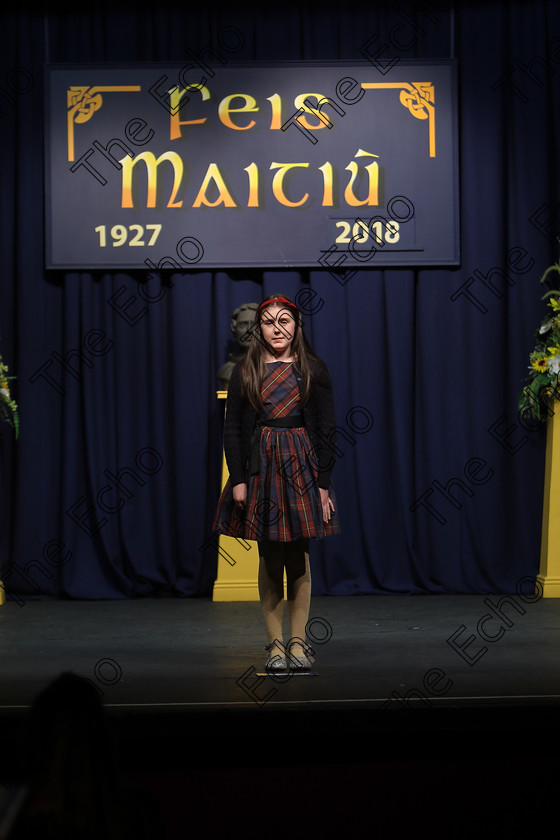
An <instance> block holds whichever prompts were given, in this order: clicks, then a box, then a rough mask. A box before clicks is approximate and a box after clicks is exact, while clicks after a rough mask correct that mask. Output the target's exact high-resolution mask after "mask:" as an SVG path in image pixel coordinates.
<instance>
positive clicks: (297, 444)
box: [214, 420, 340, 542]
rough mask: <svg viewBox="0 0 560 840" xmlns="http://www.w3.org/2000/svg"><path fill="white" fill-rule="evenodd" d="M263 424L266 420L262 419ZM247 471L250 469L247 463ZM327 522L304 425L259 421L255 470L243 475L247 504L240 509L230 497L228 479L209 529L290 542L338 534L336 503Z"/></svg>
mask: <svg viewBox="0 0 560 840" xmlns="http://www.w3.org/2000/svg"><path fill="white" fill-rule="evenodd" d="M262 422H263V424H266V420H263V421H262ZM247 473H250V469H249V466H247ZM329 497H330V498H331V499H332V501H333V504H334V508H335V510H334V513H331V519H330V521H329V522H327V523H325V522H323V509H322V506H321V497H320V494H319V484H318V481H317V467H316V464H315V462H314V460H313V453H312V449H311V443H310V441H309V437H308V435H307V431H306V430H305V427H303V426H302V427H300V428H296V429H283V428H271V427H267V426H266V425H263V428H261V430H260V441H259V472H258V473H257V474H256V475H250V474H248V475H247V503H246V505H245V509H244V510H240V509H239V508H238V507H237V506H236V505H235V503H234V501H233V490H232V485H231V479H228V481H227V483H226V485H225V487H224V489H223V491H222V494H221V496H220V499H219V502H218V509H217V512H216V516H215V518H214V530H216V531H219V532H220V533H222V534H225V535H226V536H231V537H240V538H242V539H246V540H257V541H259V542H260V541H262V540H274V541H278V542H291V541H292V540H299V539H305V538H310V537H314V538H315V539H322V538H323V537H327V536H331V535H333V534H338V533H339V532H340V526H339V523H338V511H337V502H336V498H335V494H334V487H333V486H332V482H331V486H330V488H329Z"/></svg>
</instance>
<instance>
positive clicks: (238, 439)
mask: <svg viewBox="0 0 560 840" xmlns="http://www.w3.org/2000/svg"><path fill="white" fill-rule="evenodd" d="M310 368H311V384H310V389H309V398H308V400H307V402H306V403H305V405H304V406H303V409H302V414H303V422H304V425H305V428H306V430H307V434H308V435H309V440H310V442H311V446H312V447H313V451H314V461H315V463H316V464H317V467H318V470H319V487H322V488H324V489H328V487H329V481H330V477H331V472H332V469H333V467H334V446H335V442H336V438H335V435H336V426H335V416H334V402H333V390H332V382H331V376H330V373H329V370H328V368H327V366H326V364H325V363H324V362H323V361H322V360H321V359H318V360H317V361H316V362H311V361H310ZM295 371H296V378H297V380H298V383H299V386H300V390H301V388H302V381H301V374H300V372H299V370H298V368H297V366H296V368H295ZM256 420H257V412H256V411H255V409H254V408H253V406H252V405H251V403H250V402H249V400H248V399H245V398H244V397H242V396H241V363H238V364H236V365H235V367H234V368H233V371H232V373H231V379H230V381H229V387H228V396H227V405H226V420H225V427H224V449H225V454H226V461H227V465H228V469H229V474H230V478H231V482H232V484H233V485H235V484H243V483H246V482H247V469H246V468H247V460H248V458H249V452H250V448H251V437H252V435H253V430H254V428H255V423H256Z"/></svg>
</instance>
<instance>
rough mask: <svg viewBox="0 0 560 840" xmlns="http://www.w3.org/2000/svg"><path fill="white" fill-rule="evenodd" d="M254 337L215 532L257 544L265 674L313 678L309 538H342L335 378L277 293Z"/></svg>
mask: <svg viewBox="0 0 560 840" xmlns="http://www.w3.org/2000/svg"><path fill="white" fill-rule="evenodd" d="M252 329H253V338H252V340H251V343H250V345H249V349H248V351H247V355H246V357H245V359H244V360H243V361H241V362H239V364H237V365H236V366H235V368H234V369H233V371H232V375H231V379H230V383H229V388H228V397H227V406H226V420H225V429H224V448H225V455H226V461H227V464H228V468H229V479H228V482H227V484H226V486H225V487H224V489H223V491H222V495H221V496H220V501H219V503H218V510H217V513H216V517H215V520H214V527H215V529H219V530H220V531H221V533H224V534H226V535H228V536H233V537H238V538H243V539H251V540H257V542H258V546H259V581H258V583H259V596H260V600H261V605H262V609H263V614H264V620H265V625H266V632H267V635H268V645H267V646H266V648H265V650H268V662H267V668H268V669H269V670H274V671H283V670H286V668H288V667H290V668H292V669H305V670H308V669H309V668H310V661H309V658H308V656H310V655H311V651H310V649H309V648H308V646H307V644H306V641H305V628H306V625H307V622H308V619H309V605H310V598H311V574H310V569H309V539H310V538H311V537H315V538H316V539H321V538H322V537H325V536H328V535H331V534H336V533H338V532H339V525H338V519H337V517H336V513H335V501H336V500H335V497H334V493H333V489H332V485H331V482H330V476H331V471H332V468H333V465H334V457H333V448H334V439H333V434H334V431H335V417H334V405H333V396H332V384H331V377H330V374H329V371H328V369H327V367H326V365H325V363H324V362H323V361H322V360H321V359H319V358H318V357H317V356H316V355H315V354H314V353H313V351H312V349H311V347H310V345H309V343H308V341H307V339H306V337H305V335H304V333H303V329H302V326H301V317H300V313H299V310H298V308H297V306H296V305H295V303H293V301H291V300H290V299H289V298H287V297H286V296H285V295H271V296H270V297H268V298H266V299H265V300H264V301H263V302H262V303H261V304H260V306H259V308H258V310H257V315H256V319H255V324H254V327H253V328H252ZM284 568H285V569H286V579H287V601H288V610H289V617H290V640H289V642H288V644H287V645H284V642H283V632H282V615H283V607H284Z"/></svg>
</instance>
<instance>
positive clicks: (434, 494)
mask: <svg viewBox="0 0 560 840" xmlns="http://www.w3.org/2000/svg"><path fill="white" fill-rule="evenodd" d="M416 6H417V8H416V16H414V14H413V11H414V8H415V6H414V4H410V3H409V4H403V6H402V7H401V6H397V5H396V4H382V3H373V4H372V3H367V4H361V5H360V4H358V5H356V4H348V3H338V4H325V3H304V2H302V3H297V4H296V3H282V4H281V5H280V6H277V7H270V6H268V5H266V4H265V5H262V4H255V5H254V8H250V7H248V6H247V4H243V5H242V6H241V9H239V10H236V9H235V4H231V5H230V6H229V7H228V11H224V12H219V11H217V10H216V8H214V7H213V6H212V4H198V5H196V4H194V5H187V4H169V3H165V2H163V3H159V4H154V5H153V7H152V8H151V10H150V9H146V10H144V9H142V8H141V7H138V6H137V5H136V6H133V5H132V4H130V5H126V4H122V3H119V2H115V3H107V4H105V5H104V4H103V3H96V4H91V5H87V4H85V5H84V4H76V5H75V6H72V7H70V8H69V9H66V8H65V7H64V6H62V5H61V6H60V7H57V5H56V4H49V6H48V8H49V10H48V11H47V12H45V13H41V12H39V11H34V10H33V9H32V8H30V9H26V6H25V3H24V4H23V5H22V4H10V5H9V6H7V7H4V9H3V11H2V13H1V15H2V21H1V23H2V36H3V52H2V57H1V71H0V92H1V93H0V137H1V141H0V142H1V149H2V184H1V189H0V208H1V225H0V231H1V232H0V236H1V248H0V265H1V284H2V305H1V311H0V350H1V352H2V354H3V357H4V360H5V361H6V362H7V363H8V364H9V366H10V372H11V373H13V374H15V375H17V377H18V378H17V382H16V383H15V385H14V386H13V391H14V395H15V396H16V398H17V400H18V403H19V407H20V416H21V435H20V439H19V441H18V442H17V444H15V445H14V443H13V434H12V431H11V430H10V429H9V427H8V426H5V425H4V424H2V426H1V427H0V468H1V471H2V472H1V477H0V484H1V498H0V502H1V508H0V513H1V523H2V524H1V528H0V545H1V547H2V564H3V579H4V582H5V586H6V588H7V590H8V594H9V595H10V596H11V597H17V598H18V599H20V601H21V602H22V603H23V602H24V601H25V600H26V599H28V598H35V597H37V598H41V597H57V598H62V597H67V598H92V599H102V598H131V597H138V596H150V595H154V594H161V593H163V592H165V591H169V592H173V593H175V594H178V595H181V596H207V595H209V594H210V593H211V589H212V583H213V580H214V578H215V574H216V564H217V552H216V548H215V546H214V545H213V544H212V543H211V542H210V543H209V542H208V541H209V540H210V537H211V533H210V527H211V522H212V517H213V514H214V510H215V505H216V501H217V497H218V494H219V486H220V469H221V433H222V419H221V415H222V412H223V405H218V402H217V400H216V396H215V391H216V388H217V386H218V383H217V381H216V379H215V372H216V371H217V370H218V368H219V367H220V366H221V364H222V363H223V362H224V361H225V359H226V358H227V352H228V350H230V349H233V347H232V344H231V342H230V343H229V344H228V340H227V337H228V335H229V320H230V315H231V312H232V310H233V309H234V308H235V307H237V306H238V305H239V304H241V303H243V302H246V301H258V300H260V299H261V297H262V296H263V295H265V294H268V293H271V292H275V291H279V290H280V291H284V292H285V293H287V294H289V295H292V296H294V295H295V294H297V292H298V291H299V290H300V289H302V288H308V287H310V288H311V289H313V290H314V291H316V292H317V293H318V295H319V297H320V298H321V299H322V301H323V305H322V306H321V308H320V309H318V311H316V312H315V313H314V314H308V315H306V316H305V326H306V330H307V333H308V336H309V338H310V340H311V342H312V344H313V345H314V348H315V350H316V352H317V353H318V354H319V355H320V356H322V357H323V358H324V359H325V361H326V362H327V364H328V365H329V367H330V369H331V372H332V375H333V380H334V386H335V395H336V404H337V423H338V425H339V427H340V437H339V450H340V454H339V457H338V459H337V464H336V467H335V470H334V481H335V486H336V491H337V496H338V500H339V515H340V518H341V522H342V530H343V533H342V534H341V535H340V536H338V537H335V538H332V539H329V540H325V541H324V542H322V543H319V544H316V545H314V546H313V548H312V552H313V553H312V566H313V592H314V593H315V594H330V595H347V594H372V593H438V592H465V593H469V592H497V591H515V588H516V586H517V585H518V584H519V582H520V581H521V580H522V579H523V578H525V577H527V576H529V577H530V576H534V575H535V574H536V572H537V570H538V562H539V548H540V528H541V509H542V493H543V468H544V445H545V432H544V429H543V428H538V429H537V428H523V426H522V425H521V424H520V420H519V417H518V415H517V395H518V392H519V389H520V387H521V385H522V382H523V380H524V378H525V376H526V375H527V364H528V354H529V352H530V350H531V349H532V346H533V333H534V330H535V329H536V327H537V325H538V324H539V323H540V320H541V318H542V317H543V314H544V304H543V303H542V302H541V300H540V296H541V294H542V291H543V290H542V287H541V286H540V285H539V283H538V280H539V277H540V275H541V273H542V271H543V270H544V268H545V267H546V266H548V265H550V264H551V263H552V262H553V261H555V260H556V259H557V258H558V250H557V244H556V241H555V234H557V233H558V232H559V231H560V220H559V217H557V218H556V219H555V220H552V221H549V222H547V220H548V219H550V218H551V217H552V216H553V215H554V213H558V200H559V178H558V161H559V160H560V148H559V126H558V122H559V109H558V107H557V103H558V97H559V85H560V51H559V50H558V43H559V42H560V13H559V8H558V4H557V3H556V2H553V0H550V2H543V0H536V2H519V0H518V1H517V2H494V3H475V2H467V3H455V8H454V11H453V13H451V12H449V11H446V9H447V10H448V9H449V8H450V7H451V4H450V3H447V4H446V3H444V2H443V0H442V2H433V3H430V2H429V0H428V2H426V3H417V4H416ZM220 8H222V7H220ZM411 21H412V23H411ZM228 25H234V26H236V27H237V28H238V29H240V30H241V31H242V33H243V35H244V39H245V45H244V47H243V49H242V51H241V52H240V53H239V54H238V56H237V58H239V60H252V59H268V60H274V59H294V60H306V59H341V60H345V61H351V60H361V59H363V55H362V54H361V53H360V48H361V47H362V45H363V44H364V42H365V41H366V39H368V38H370V37H372V36H374V35H375V34H378V36H379V41H378V43H380V44H382V43H386V44H388V46H387V48H386V50H385V53H384V55H385V56H386V57H393V56H396V55H399V52H398V50H397V49H396V47H395V46H394V41H395V34H394V33H395V32H400V33H402V34H401V36H400V37H401V41H402V42H403V43H404V42H405V38H408V39H409V40H410V41H413V42H414V43H413V46H412V47H411V48H410V49H408V51H407V52H406V53H405V52H403V51H402V50H401V52H400V57H401V58H424V59H431V58H448V57H450V56H453V57H456V58H457V59H458V66H459V114H460V155H461V164H460V180H461V231H462V264H461V266H460V267H459V268H449V269H444V268H441V269H422V270H418V271H414V270H399V269H391V270H380V269H376V268H375V266H374V265H373V264H372V266H371V267H368V268H364V269H363V270H361V271H359V273H358V274H356V275H355V276H354V277H353V278H352V279H351V280H350V281H349V282H348V284H347V285H345V286H343V285H341V284H340V283H339V282H337V280H336V279H335V278H334V277H332V276H331V275H330V274H329V273H328V272H327V271H326V270H324V269H320V268H319V266H318V267H317V269H316V270H305V271H289V272H288V271H280V270H278V271H270V270H267V271H257V270H254V269H251V270H247V271H239V270H236V271H232V272H231V273H227V272H223V271H220V272H209V271H208V272H203V271H198V272H197V271H188V272H184V273H182V274H171V275H170V276H169V277H166V278H165V280H164V283H163V285H162V284H160V282H159V280H157V279H156V278H155V277H152V278H151V279H147V277H146V275H142V274H140V273H138V274H135V273H131V272H128V273H122V272H115V273H103V274H101V273H88V272H79V273H75V272H73V273H67V274H64V273H61V272H47V271H46V270H45V269H44V235H43V224H44V209H43V200H44V199H43V180H44V179H43V133H44V122H43V63H44V62H82V61H83V62H87V61H92V62H99V61H158V60H161V61H177V62H180V61H181V60H182V58H183V57H184V51H185V49H186V48H187V47H189V48H190V49H193V50H195V51H196V49H197V48H200V47H201V46H203V45H206V44H213V43H215V40H216V38H217V35H218V33H219V31H220V29H221V28H222V27H225V26H228ZM397 25H400V27H401V28H400V29H399V30H395V28H394V27H395V26H397ZM403 27H405V28H403ZM391 38H393V41H391ZM407 43H408V42H407ZM14 68H19V69H18V70H17V72H15V73H14V72H12V71H14ZM10 73H11V75H10ZM14 89H15V90H16V93H15V94H14ZM543 206H544V208H545V209H544V210H542V208H543ZM539 210H541V212H540V215H537V216H535V214H536V213H537V211H539ZM469 280H470V281H471V284H470V285H469ZM113 296H117V297H116V298H114V297H113ZM112 298H113V300H115V299H117V300H118V301H120V302H122V301H123V300H126V299H127V298H131V299H132V303H131V309H130V310H129V312H131V313H133V314H135V315H137V316H138V319H137V320H135V318H133V317H130V318H129V319H128V320H127V319H125V318H124V317H123V316H122V313H121V314H119V312H117V311H116V309H115V308H114V307H112V306H111V299H112ZM316 300H318V298H316ZM142 312H143V314H142V316H141V317H140V313H142ZM96 342H97V343H96ZM92 347H93V348H94V349H96V350H97V354H94V353H92V352H91V349H92ZM88 350H89V352H88ZM60 359H66V363H65V364H66V370H65V367H64V365H63V364H61V362H60ZM117 483H119V485H120V490H119V491H118V492H117V490H116V486H117ZM100 498H101V499H102V500H105V502H106V506H107V505H110V506H114V507H115V508H116V507H117V502H118V503H120V510H118V511H117V510H115V512H113V513H107V512H104V511H103V510H102V509H101V508H100V506H99V499H100Z"/></svg>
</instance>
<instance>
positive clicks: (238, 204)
mask: <svg viewBox="0 0 560 840" xmlns="http://www.w3.org/2000/svg"><path fill="white" fill-rule="evenodd" d="M196 71H198V72H196ZM46 109H47V111H46V121H47V132H46V186H45V196H46V221H47V224H46V231H47V241H46V255H47V259H46V261H47V268H59V269H90V268H113V269H118V268H127V269H131V268H147V267H148V268H152V269H153V268H154V267H160V268H171V269H173V268H177V269H184V268H185V267H193V268H194V267H196V268H203V267H212V268H220V267H223V268H233V267H242V266H262V267H280V266H281V267H290V266H311V267H316V268H319V267H325V268H328V269H330V270H331V271H334V272H336V273H338V274H339V275H340V276H341V277H342V276H343V275H344V272H346V270H347V269H348V268H349V267H350V266H353V267H355V266H360V267H367V266H371V267H382V266H399V265H406V266H416V265H417V266H427V265H458V264H459V260H460V253H459V185H458V136H457V84H456V67H455V62H454V61H451V60H449V61H448V60H442V61H433V62H428V63H427V62H416V61H410V62H405V61H400V62H399V64H398V66H396V67H394V68H391V69H390V70H385V71H384V73H383V74H382V73H380V72H379V70H378V69H377V68H376V67H374V66H373V65H372V64H370V63H368V62H363V63H355V64H340V63H333V62H329V63H325V62H312V63H309V62H305V63H303V62H302V63H282V64H264V63H253V64H250V65H246V64H237V63H236V64H234V63H232V62H227V63H226V64H225V66H221V65H219V64H218V65H217V66H215V67H212V68H211V67H209V66H207V65H203V64H201V65H200V66H199V67H198V68H194V67H193V65H192V64H189V65H185V66H183V67H181V66H180V65H166V64H134V65H130V64H94V65H90V64H88V65H84V64H82V65H49V66H48V67H47V68H46Z"/></svg>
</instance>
